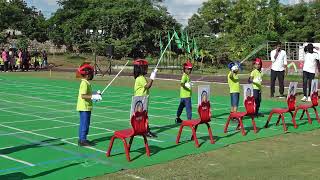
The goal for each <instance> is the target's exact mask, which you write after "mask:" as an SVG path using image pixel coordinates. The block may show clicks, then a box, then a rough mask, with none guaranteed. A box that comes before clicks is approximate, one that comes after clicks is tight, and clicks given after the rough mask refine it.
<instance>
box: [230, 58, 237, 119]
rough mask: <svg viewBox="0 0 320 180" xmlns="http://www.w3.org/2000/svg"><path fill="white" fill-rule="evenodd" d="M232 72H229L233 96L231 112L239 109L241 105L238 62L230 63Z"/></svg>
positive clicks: (231, 95)
mask: <svg viewBox="0 0 320 180" xmlns="http://www.w3.org/2000/svg"><path fill="white" fill-rule="evenodd" d="M228 67H229V69H230V72H229V74H228V85H229V89H230V98H231V113H232V112H237V111H238V106H239V96H240V82H239V76H238V71H239V67H238V65H237V64H235V63H233V62H231V63H229V65H228Z"/></svg>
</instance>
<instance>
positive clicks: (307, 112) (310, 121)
mask: <svg viewBox="0 0 320 180" xmlns="http://www.w3.org/2000/svg"><path fill="white" fill-rule="evenodd" d="M306 114H307V117H308V122H309V124H312V120H311V117H310V114H309V111H308V109H306Z"/></svg>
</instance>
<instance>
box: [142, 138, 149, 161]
mask: <svg viewBox="0 0 320 180" xmlns="http://www.w3.org/2000/svg"><path fill="white" fill-rule="evenodd" d="M142 137H143V140H144V146H145V147H146V153H147V156H149V157H150V149H149V145H148V139H147V137H146V136H145V135H143V136H142Z"/></svg>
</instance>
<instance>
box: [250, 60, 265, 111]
mask: <svg viewBox="0 0 320 180" xmlns="http://www.w3.org/2000/svg"><path fill="white" fill-rule="evenodd" d="M253 65H254V70H253V71H252V72H251V74H250V77H249V83H252V85H253V96H254V100H255V103H256V116H261V117H263V116H264V115H263V114H261V113H259V108H260V104H261V88H262V75H263V74H262V72H261V68H262V60H261V59H259V58H256V59H255V60H254V61H253Z"/></svg>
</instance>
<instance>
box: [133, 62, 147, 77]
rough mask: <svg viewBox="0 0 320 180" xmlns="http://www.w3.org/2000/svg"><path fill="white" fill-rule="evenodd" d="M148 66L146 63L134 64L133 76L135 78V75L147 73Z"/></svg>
mask: <svg viewBox="0 0 320 180" xmlns="http://www.w3.org/2000/svg"><path fill="white" fill-rule="evenodd" d="M147 67H148V66H146V65H134V66H133V76H134V78H135V79H136V78H137V77H139V76H141V75H146V74H147V71H146V69H147Z"/></svg>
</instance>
